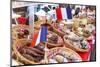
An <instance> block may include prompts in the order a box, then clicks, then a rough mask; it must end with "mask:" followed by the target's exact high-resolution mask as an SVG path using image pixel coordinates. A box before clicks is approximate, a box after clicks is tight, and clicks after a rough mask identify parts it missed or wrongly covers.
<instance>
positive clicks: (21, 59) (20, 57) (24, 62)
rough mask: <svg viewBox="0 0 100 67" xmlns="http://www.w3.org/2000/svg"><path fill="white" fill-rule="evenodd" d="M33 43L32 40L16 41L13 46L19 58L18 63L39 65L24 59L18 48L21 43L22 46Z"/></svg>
mask: <svg viewBox="0 0 100 67" xmlns="http://www.w3.org/2000/svg"><path fill="white" fill-rule="evenodd" d="M29 42H31V41H30V40H25V39H20V40H16V42H15V43H14V44H13V51H14V53H15V55H16V57H17V61H20V62H22V63H23V64H39V63H36V62H34V61H30V60H28V59H26V58H25V57H23V56H22V55H21V53H20V52H19V51H18V50H17V46H18V45H20V43H21V44H22V45H26V43H29Z"/></svg>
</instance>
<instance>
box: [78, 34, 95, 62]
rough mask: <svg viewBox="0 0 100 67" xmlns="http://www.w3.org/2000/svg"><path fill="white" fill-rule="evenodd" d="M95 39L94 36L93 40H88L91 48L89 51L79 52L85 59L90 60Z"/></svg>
mask: <svg viewBox="0 0 100 67" xmlns="http://www.w3.org/2000/svg"><path fill="white" fill-rule="evenodd" d="M94 37H95V36H94ZM93 40H94V38H92V39H91V40H88V43H89V46H90V49H89V51H88V52H78V54H79V55H80V56H81V58H82V60H83V61H88V60H89V59H90V54H91V51H92V45H93V43H92V42H93Z"/></svg>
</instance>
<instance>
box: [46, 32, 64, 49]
mask: <svg viewBox="0 0 100 67" xmlns="http://www.w3.org/2000/svg"><path fill="white" fill-rule="evenodd" d="M48 33H52V34H55V35H57V36H58V37H59V38H60V39H61V40H62V43H60V44H53V43H50V42H47V47H48V48H54V47H62V46H63V39H62V38H61V37H60V36H59V35H58V34H56V33H54V32H52V31H49V32H48Z"/></svg>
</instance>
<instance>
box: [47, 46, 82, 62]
mask: <svg viewBox="0 0 100 67" xmlns="http://www.w3.org/2000/svg"><path fill="white" fill-rule="evenodd" d="M59 53H61V54H64V55H67V56H66V57H70V56H71V55H75V56H76V57H75V58H76V59H78V61H77V62H80V61H82V58H81V57H80V55H79V54H78V53H76V52H75V51H73V50H72V49H70V48H67V47H55V48H52V49H50V50H49V51H48V52H47V58H48V61H49V59H50V58H53V56H55V55H57V54H59ZM51 54H52V55H51Z"/></svg>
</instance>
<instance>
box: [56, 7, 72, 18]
mask: <svg viewBox="0 0 100 67" xmlns="http://www.w3.org/2000/svg"><path fill="white" fill-rule="evenodd" d="M56 16H57V20H62V19H72V9H71V8H70V6H68V7H67V8H56Z"/></svg>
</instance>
